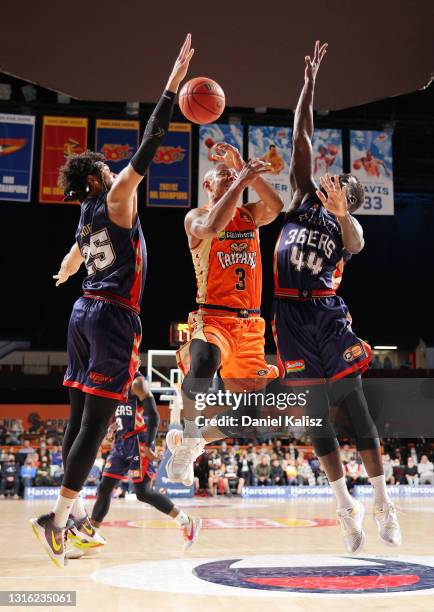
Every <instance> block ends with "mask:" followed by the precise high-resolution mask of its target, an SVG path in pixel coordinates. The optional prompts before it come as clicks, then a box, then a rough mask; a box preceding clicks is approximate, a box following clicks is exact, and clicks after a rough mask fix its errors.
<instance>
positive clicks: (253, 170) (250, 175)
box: [237, 159, 271, 187]
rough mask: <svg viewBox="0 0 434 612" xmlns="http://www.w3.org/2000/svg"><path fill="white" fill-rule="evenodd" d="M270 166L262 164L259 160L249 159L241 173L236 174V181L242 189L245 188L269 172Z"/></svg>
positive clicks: (265, 163)
mask: <svg viewBox="0 0 434 612" xmlns="http://www.w3.org/2000/svg"><path fill="white" fill-rule="evenodd" d="M270 170H271V164H270V163H267V162H264V161H262V160H260V159H250V160H249V161H248V162H247V164H245V165H244V167H243V169H242V170H241V172H240V173H239V174H238V178H237V181H238V183H239V184H241V185H242V186H243V187H247V186H248V185H250V184H251V183H253V181H255V180H256V179H257V178H258V176H260V175H261V174H264V173H265V172H270Z"/></svg>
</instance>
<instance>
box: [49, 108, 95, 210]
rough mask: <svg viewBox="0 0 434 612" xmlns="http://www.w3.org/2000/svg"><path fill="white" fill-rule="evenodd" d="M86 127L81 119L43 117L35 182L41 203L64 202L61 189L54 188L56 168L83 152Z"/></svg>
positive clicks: (85, 120) (57, 173)
mask: <svg viewBox="0 0 434 612" xmlns="http://www.w3.org/2000/svg"><path fill="white" fill-rule="evenodd" d="M87 124H88V121H87V119H85V118H84V117H44V119H43V123H42V147H41V174H40V181H39V201H40V202H41V203H44V204H59V203H62V204H63V203H64V202H63V189H62V188H61V187H59V186H58V179H59V168H60V167H61V166H63V164H64V163H65V160H66V158H67V157H69V156H70V155H72V154H74V153H83V151H85V150H86V147H87ZM68 204H74V202H68Z"/></svg>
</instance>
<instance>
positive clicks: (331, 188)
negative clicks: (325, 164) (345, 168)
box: [316, 174, 348, 218]
mask: <svg viewBox="0 0 434 612" xmlns="http://www.w3.org/2000/svg"><path fill="white" fill-rule="evenodd" d="M319 180H320V183H321V187H322V188H323V189H324V191H325V192H326V194H327V195H324V193H323V192H322V191H319V190H317V191H316V195H317V196H318V198H319V199H320V200H321V202H322V204H323V206H324V208H326V209H327V210H328V211H329V212H331V213H332V214H333V215H335V216H336V217H338V218H339V217H345V216H346V215H347V214H348V204H347V186H346V185H344V187H342V186H341V184H340V182H339V176H338V175H337V174H336V175H335V176H334V177H333V178H331V177H330V175H329V174H326V175H325V176H322V177H321V178H320V179H319Z"/></svg>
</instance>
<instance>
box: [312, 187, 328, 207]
mask: <svg viewBox="0 0 434 612" xmlns="http://www.w3.org/2000/svg"><path fill="white" fill-rule="evenodd" d="M315 193H316V195H317V197H318V199H319V200H321V202H322V203H323V204H326V202H327V198H326V197H325V195H324V194H323V192H322V191H319V189H317V191H316V192H315Z"/></svg>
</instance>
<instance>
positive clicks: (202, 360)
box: [189, 339, 220, 378]
mask: <svg viewBox="0 0 434 612" xmlns="http://www.w3.org/2000/svg"><path fill="white" fill-rule="evenodd" d="M219 366H220V349H219V348H218V346H216V345H215V344H211V342H204V341H203V340H197V339H196V340H193V341H192V343H191V347H190V372H189V374H191V376H193V377H195V378H212V377H213V376H214V374H215V372H216V371H217V369H218V367H219Z"/></svg>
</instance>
